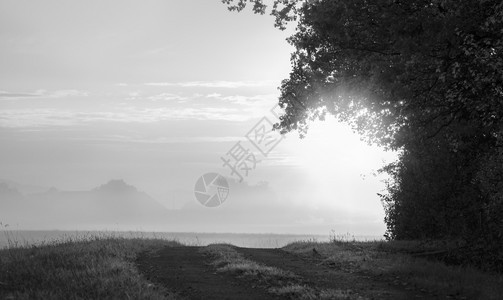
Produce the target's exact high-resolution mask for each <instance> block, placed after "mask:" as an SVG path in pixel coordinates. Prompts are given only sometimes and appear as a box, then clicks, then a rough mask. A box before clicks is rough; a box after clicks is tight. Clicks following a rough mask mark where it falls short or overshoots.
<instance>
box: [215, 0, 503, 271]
mask: <svg viewBox="0 0 503 300" xmlns="http://www.w3.org/2000/svg"><path fill="white" fill-rule="evenodd" d="M222 2H224V3H225V4H227V6H228V8H229V9H230V10H237V11H240V10H242V9H244V8H245V7H246V5H247V4H251V5H252V6H253V10H254V12H256V13H261V14H264V13H266V12H267V11H268V7H267V6H266V5H265V4H264V2H263V1H262V0H222ZM270 13H271V14H272V15H273V16H275V18H276V22H275V26H277V27H278V28H280V29H284V28H285V26H286V24H288V22H291V21H296V29H295V33H294V34H293V35H292V36H291V37H290V38H289V39H288V42H289V43H291V44H292V45H293V46H294V48H295V51H294V53H292V56H291V63H292V70H291V72H290V75H289V78H287V79H285V80H283V82H282V83H281V86H280V91H281V95H280V98H279V104H280V106H281V107H282V108H283V109H284V115H283V116H281V118H280V122H279V123H278V124H275V128H276V129H278V130H281V131H282V132H289V131H298V132H299V133H300V134H301V135H304V134H306V133H307V129H308V127H309V121H311V120H317V119H319V120H323V119H324V118H325V117H327V115H333V116H335V117H336V118H338V119H339V120H341V121H345V122H347V123H350V124H352V125H353V127H354V128H355V130H357V131H358V132H359V133H360V134H362V136H364V137H365V138H366V139H367V140H368V141H369V142H372V143H376V144H379V145H381V146H384V147H386V148H388V149H393V150H399V151H400V153H401V155H400V158H399V160H398V161H397V162H395V163H393V164H390V165H388V166H385V167H384V168H383V171H385V172H387V173H388V174H389V175H390V176H391V178H392V180H391V181H390V182H388V190H387V193H386V194H383V195H381V198H382V201H383V204H384V208H385V211H386V219H385V221H386V224H387V226H388V232H387V236H388V237H389V238H397V239H404V238H447V237H449V238H452V237H454V238H459V237H462V238H464V239H466V240H472V241H473V240H477V241H480V240H483V241H484V242H485V243H486V244H491V245H494V247H500V246H502V245H503V184H502V178H503V150H502V149H503V2H502V1H500V0H466V1H456V0H407V1H404V0H376V1H369V0H308V1H295V0H275V1H274V2H273V5H272V8H271V9H270ZM492 249H496V248H492ZM499 249H501V247H500V248H499ZM499 253H501V250H499ZM502 256H503V255H502ZM502 256H500V257H499V262H500V264H501V265H500V267H503V258H502Z"/></svg>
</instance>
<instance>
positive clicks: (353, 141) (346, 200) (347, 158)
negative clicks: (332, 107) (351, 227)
mask: <svg viewBox="0 0 503 300" xmlns="http://www.w3.org/2000/svg"><path fill="white" fill-rule="evenodd" d="M294 140H295V141H292V142H293V143H294V144H295V145H293V147H291V149H293V150H292V151H293V153H292V155H293V156H294V157H295V159H296V161H297V163H298V165H299V166H300V167H301V168H302V169H303V170H304V171H305V172H306V175H307V176H308V177H309V180H310V181H311V182H310V183H311V184H312V185H313V186H315V187H316V192H315V193H314V194H315V195H314V196H313V199H312V200H311V201H312V203H313V204H314V205H316V206H324V205H329V206H332V207H333V206H335V207H338V208H344V209H347V210H357V209H360V210H361V209H362V207H359V206H360V205H361V204H362V203H366V202H367V201H369V202H368V203H371V202H372V203H377V205H378V206H379V205H380V204H379V201H376V197H377V196H376V193H378V192H380V191H381V190H382V189H383V188H384V186H383V184H382V182H381V181H382V178H379V177H378V176H377V177H376V176H374V174H376V173H377V170H378V169H379V168H381V167H382V166H383V165H384V164H385V162H391V161H393V160H394V159H395V157H396V154H395V153H391V152H386V151H384V150H383V149H381V148H379V147H376V146H370V145H368V144H367V143H366V142H364V141H362V140H361V137H360V136H359V135H358V134H357V133H355V132H353V131H352V129H351V128H350V127H349V126H348V125H347V124H343V123H339V122H337V121H336V120H335V119H327V120H326V121H317V122H313V123H312V124H311V126H310V129H309V131H308V133H307V135H306V137H305V138H304V139H300V138H294ZM372 205H374V204H372ZM363 209H365V207H363Z"/></svg>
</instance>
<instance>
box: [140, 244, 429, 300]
mask: <svg viewBox="0 0 503 300" xmlns="http://www.w3.org/2000/svg"><path fill="white" fill-rule="evenodd" d="M201 248H202V247H166V248H164V249H162V250H161V251H160V252H157V253H155V254H143V255H141V256H140V257H139V258H138V260H137V265H138V268H139V270H140V272H141V273H143V274H144V275H145V276H146V278H147V279H148V280H150V281H151V282H153V283H156V284H160V285H163V286H165V287H166V288H168V289H169V290H171V291H173V292H176V293H178V294H179V295H180V296H182V297H183V298H186V299H261V300H262V299H263V300H268V299H288V298H285V297H279V296H274V295H272V294H270V293H268V292H267V290H266V288H265V287H264V286H263V284H262V285H261V284H260V283H259V282H254V281H253V280H249V279H245V278H239V277H236V276H233V275H231V274H228V273H225V272H223V273H220V272H219V273H217V272H216V270H215V267H214V266H212V265H210V264H209V263H210V258H209V257H208V256H206V255H204V254H203V253H202V252H201V251H200V250H201ZM235 249H236V250H237V251H238V252H240V253H241V254H242V255H244V257H245V258H247V259H250V260H253V261H256V262H258V263H261V264H264V265H268V266H272V267H277V268H280V269H283V270H288V271H291V272H293V273H295V274H297V275H299V276H300V277H301V279H302V283H303V284H306V285H308V286H310V287H312V288H316V289H334V290H338V289H341V290H352V291H354V292H356V293H357V294H358V295H359V296H363V297H365V298H366V299H437V298H436V297H432V295H424V294H422V293H421V292H418V291H415V290H414V289H413V288H411V287H404V286H401V285H396V284H393V283H392V282H390V281H389V280H384V279H383V278H373V277H371V276H368V275H365V274H362V273H359V272H348V271H347V270H338V269H337V268H333V267H330V266H326V265H322V264H320V263H321V259H320V258H319V257H316V256H314V255H313V257H304V256H303V257H300V256H297V255H294V254H291V253H288V252H286V251H283V250H281V249H258V248H239V247H236V248H235Z"/></svg>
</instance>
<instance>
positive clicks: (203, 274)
mask: <svg viewBox="0 0 503 300" xmlns="http://www.w3.org/2000/svg"><path fill="white" fill-rule="evenodd" d="M200 249H201V247H166V248H164V249H163V250H161V251H160V252H158V253H156V254H154V255H152V254H149V255H147V254H144V255H141V256H140V257H139V258H138V260H137V266H138V268H139V270H140V272H141V273H143V274H144V275H145V276H146V278H147V279H148V280H150V281H151V282H153V283H156V284H160V285H163V286H165V287H166V288H168V289H169V290H170V291H173V292H175V293H177V294H179V295H180V296H181V297H183V298H186V299H209V300H211V299H215V300H216V299H218V300H220V299H264V300H267V299H279V298H278V297H273V296H272V295H271V294H268V293H267V292H266V291H265V290H261V289H259V288H254V287H253V284H247V282H246V281H243V280H241V279H239V278H235V277H234V276H231V275H228V274H226V273H216V272H215V269H214V268H213V267H212V266H210V265H209V262H210V260H209V258H208V257H207V256H205V255H204V254H202V253H201V252H200Z"/></svg>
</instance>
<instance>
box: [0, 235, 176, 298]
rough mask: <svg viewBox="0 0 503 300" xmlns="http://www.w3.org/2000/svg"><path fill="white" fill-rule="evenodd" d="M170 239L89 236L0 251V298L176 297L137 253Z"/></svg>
mask: <svg viewBox="0 0 503 300" xmlns="http://www.w3.org/2000/svg"><path fill="white" fill-rule="evenodd" d="M173 245H178V243H176V242H173V241H166V240H156V239H143V238H131V239H126V238H120V237H119V238H117V237H113V236H106V235H102V236H91V235H90V236H88V237H80V238H79V239H78V240H72V239H66V240H62V241H59V242H52V243H51V244H45V245H39V246H27V247H17V248H14V247H9V248H7V249H3V250H0V270H1V272H0V299H174V297H173V295H172V294H171V293H170V292H169V291H167V290H165V289H163V288H160V287H157V286H154V285H152V284H150V283H149V282H147V281H146V280H145V279H144V278H143V277H142V276H141V275H140V274H139V272H138V270H137V269H136V268H135V266H134V260H135V258H136V257H137V255H138V254H139V253H141V252H143V251H156V250H157V249H160V248H162V247H166V246H173Z"/></svg>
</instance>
